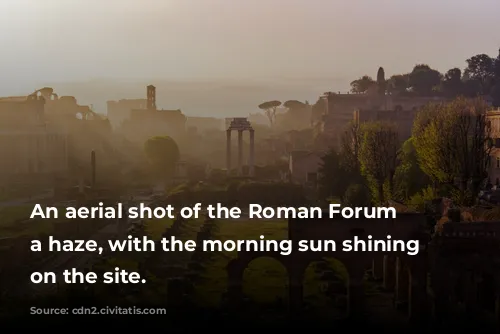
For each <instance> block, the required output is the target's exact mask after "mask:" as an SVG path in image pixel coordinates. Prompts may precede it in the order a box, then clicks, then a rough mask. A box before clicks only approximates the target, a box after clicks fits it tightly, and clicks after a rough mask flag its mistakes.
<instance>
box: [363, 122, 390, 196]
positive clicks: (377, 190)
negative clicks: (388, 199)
mask: <svg viewBox="0 0 500 334" xmlns="http://www.w3.org/2000/svg"><path fill="white" fill-rule="evenodd" d="M398 146H399V142H398V134H397V130H396V128H395V127H394V125H392V124H390V123H383V122H373V123H365V124H364V125H363V141H362V144H361V148H360V152H359V162H360V165H361V173H362V174H363V175H364V176H365V177H366V179H367V181H368V182H369V185H370V187H371V188H372V190H373V191H374V195H376V197H377V201H378V202H380V203H381V202H384V201H385V196H384V184H385V183H386V182H389V192H390V193H392V182H393V177H394V173H395V171H396V166H397V154H398Z"/></svg>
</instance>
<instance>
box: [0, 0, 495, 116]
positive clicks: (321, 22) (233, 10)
mask: <svg viewBox="0 0 500 334" xmlns="http://www.w3.org/2000/svg"><path fill="white" fill-rule="evenodd" d="M499 12H500V2H499V1H498V0H478V1H465V0H455V1H449V0H421V1H418V2H417V1H415V2H413V1H406V0H384V1H382V0H378V1H373V0H357V1H350V0H265V1H264V0H238V1H234V0H106V1H102V0H45V1H40V0H3V1H1V3H0V43H1V45H2V61H1V62H0V72H1V73H2V77H3V80H2V83H1V85H0V90H1V92H0V96H6V95H16V94H26V93H29V92H32V91H34V90H35V89H36V88H40V85H51V86H53V87H54V88H55V89H56V91H58V92H59V93H62V94H69V95H75V96H77V97H78V99H79V101H81V102H82V103H93V104H96V105H98V106H102V105H104V102H105V100H107V99H116V98H125V97H142V95H143V90H144V89H143V87H144V84H145V83H153V84H156V85H157V86H158V87H159V95H160V97H159V103H160V104H162V102H165V104H167V105H165V106H164V107H165V108H181V109H182V110H183V111H185V112H186V113H187V114H190V113H191V114H200V113H201V111H200V110H199V108H200V107H201V105H202V103H201V102H198V103H194V102H193V100H192V96H193V93H194V92H196V91H197V90H199V87H200V86H202V87H203V86H204V85H210V87H212V89H219V90H220V91H219V92H218V93H216V92H214V91H212V92H211V94H212V96H213V97H214V99H218V100H219V104H217V105H214V104H212V105H211V106H212V108H213V109H214V110H216V109H217V110H220V109H221V108H223V107H224V104H221V103H220V100H222V99H223V95H225V94H223V92H225V91H226V89H230V90H232V91H233V92H235V91H237V92H238V93H237V94H240V95H241V96H240V97H239V98H238V100H237V101H236V100H235V102H234V103H233V104H231V106H230V108H231V109H234V108H235V106H236V105H238V104H239V105H241V106H242V108H243V109H245V110H244V111H245V112H247V111H249V110H251V109H252V108H254V106H255V105H257V104H258V103H260V102H262V100H265V99H267V98H272V97H276V98H278V99H288V98H293V99H300V100H305V99H309V100H315V99H316V98H317V96H318V95H319V94H321V93H323V91H327V90H348V88H349V82H350V81H352V80H354V79H356V78H357V77H359V76H361V75H363V74H369V75H371V76H375V74H376V70H377V68H378V67H379V66H384V68H385V70H386V75H387V76H390V75H391V74H395V73H401V72H408V71H410V70H411V68H412V67H413V66H414V65H415V64H416V63H428V64H430V65H431V66H433V67H434V68H436V69H438V70H440V71H446V70H447V69H449V68H452V67H455V66H458V67H461V68H463V67H464V59H467V58H468V57H470V56H471V55H474V54H478V53H487V54H490V55H496V54H497V52H498V47H499V46H500V36H499V35H498V19H497V14H498V13H499ZM96 79H98V80H99V81H98V82H97V81H95V80H96ZM103 79H106V80H103ZM91 80H94V81H93V82H92V83H91V82H89V81H91ZM180 81H183V82H184V84H183V85H184V86H183V87H184V88H182V89H181V88H179V87H180V86H177V84H178V83H179V82H180ZM167 82H168V87H169V89H167V88H162V83H164V85H167ZM96 85H97V86H96ZM99 85H101V86H99ZM186 85H188V87H187V88H186ZM111 87H113V88H111ZM165 87H167V86H165ZM214 87H215V88H214ZM269 87H274V89H275V91H272V90H271V91H269ZM176 89H177V92H176V91H175V90H176ZM92 90H93V91H95V92H94V93H92ZM166 91H168V92H170V95H168V96H167V95H162V94H163V93H162V92H166ZM180 91H182V94H181V93H180ZM214 94H215V95H214ZM217 94H219V95H217ZM127 95H134V96H127ZM271 95H272V96H271ZM233 99H234V98H233ZM254 100H255V101H254ZM205 102H206V101H205ZM186 103H187V104H186ZM190 103H191V104H190ZM193 103H194V104H193ZM211 106H210V103H209V105H208V108H210V107H211ZM243 109H242V110H240V111H238V112H243ZM99 111H100V110H99Z"/></svg>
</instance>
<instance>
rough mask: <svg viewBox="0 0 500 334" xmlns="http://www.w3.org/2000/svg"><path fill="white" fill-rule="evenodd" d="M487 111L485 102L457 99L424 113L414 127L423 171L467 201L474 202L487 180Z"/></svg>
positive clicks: (482, 100) (425, 109) (436, 105)
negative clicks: (482, 184)
mask: <svg viewBox="0 0 500 334" xmlns="http://www.w3.org/2000/svg"><path fill="white" fill-rule="evenodd" d="M487 110H488V105H487V104H486V102H485V101H484V99H481V98H475V99H465V98H457V99H455V100H454V101H452V102H450V103H443V104H434V105H429V106H427V107H426V108H424V109H422V110H421V111H420V112H419V113H418V114H417V118H416V120H415V124H414V127H413V137H414V145H415V149H416V152H417V157H418V160H419V164H420V167H421V169H422V170H423V171H424V173H425V174H427V175H428V176H429V177H430V178H431V179H432V180H434V181H436V182H437V183H439V184H444V185H448V186H451V187H452V189H454V191H455V194H458V195H459V196H460V199H461V200H464V201H466V200H467V201H470V200H472V199H473V198H475V196H476V195H477V193H478V191H479V188H480V186H481V183H482V182H484V181H485V180H486V178H487V167H488V163H489V156H490V151H491V144H490V141H491V139H490V132H491V129H490V124H489V121H488V120H487V117H486V112H487ZM458 195H457V196H458ZM467 195H468V196H467ZM463 204H465V203H463Z"/></svg>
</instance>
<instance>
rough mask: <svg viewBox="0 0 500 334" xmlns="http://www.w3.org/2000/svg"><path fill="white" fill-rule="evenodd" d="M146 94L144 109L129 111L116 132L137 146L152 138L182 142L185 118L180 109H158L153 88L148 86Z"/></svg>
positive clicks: (184, 131)
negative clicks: (158, 137) (164, 137)
mask: <svg viewBox="0 0 500 334" xmlns="http://www.w3.org/2000/svg"><path fill="white" fill-rule="evenodd" d="M146 93H147V98H146V108H139V109H131V110H130V115H129V117H128V119H126V120H125V121H123V122H122V124H121V126H120V127H119V129H118V131H119V132H120V133H121V134H123V135H124V136H125V137H126V138H128V139H129V140H131V141H133V142H135V143H137V144H139V145H143V144H144V142H145V141H146V140H148V139H149V138H151V137H154V136H170V137H172V138H173V139H174V140H176V141H181V140H183V139H184V136H185V133H186V116H185V115H184V114H183V113H182V111H181V110H180V109H177V110H165V109H158V108H157V107H156V88H155V87H154V86H152V85H150V86H148V87H147V91H146ZM108 106H109V104H108Z"/></svg>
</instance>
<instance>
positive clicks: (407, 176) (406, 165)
mask: <svg viewBox="0 0 500 334" xmlns="http://www.w3.org/2000/svg"><path fill="white" fill-rule="evenodd" d="M413 141H414V139H413V138H410V139H408V140H407V141H405V142H404V144H403V146H402V147H401V150H400V151H399V161H400V164H399V166H398V167H397V168H396V173H395V174H394V194H393V195H394V199H395V200H397V201H400V202H406V201H408V199H409V198H410V197H412V196H413V195H415V194H416V193H418V192H419V191H420V190H421V189H424V188H426V187H427V186H428V185H429V184H430V183H431V180H430V179H429V177H428V176H427V175H426V174H425V173H424V172H423V171H422V170H421V169H420V166H419V165H418V158H417V152H416V150H415V147H414V145H413Z"/></svg>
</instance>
